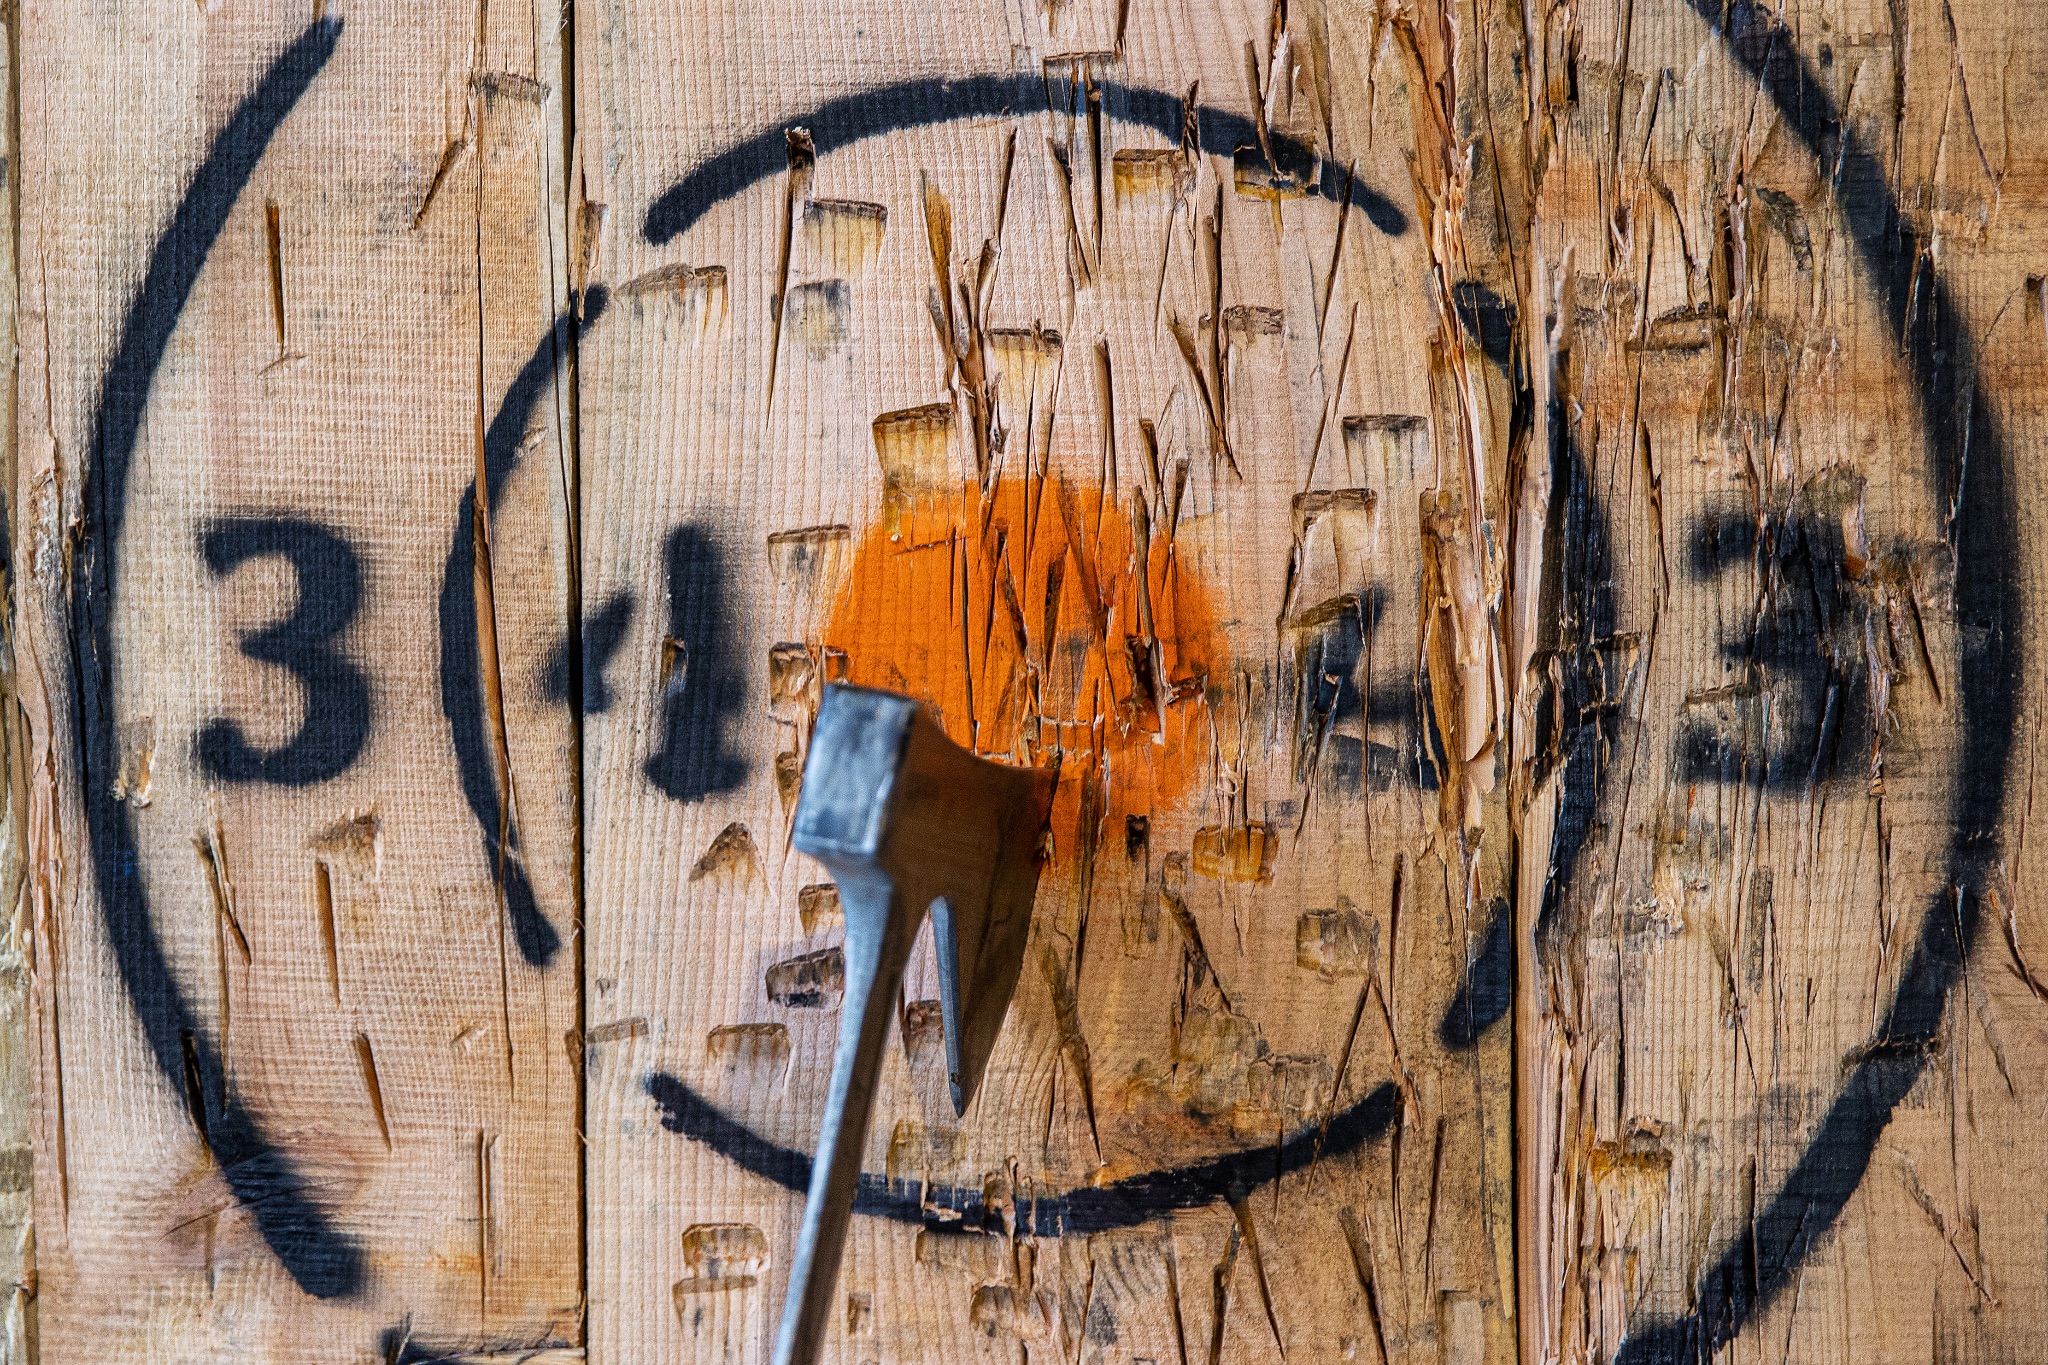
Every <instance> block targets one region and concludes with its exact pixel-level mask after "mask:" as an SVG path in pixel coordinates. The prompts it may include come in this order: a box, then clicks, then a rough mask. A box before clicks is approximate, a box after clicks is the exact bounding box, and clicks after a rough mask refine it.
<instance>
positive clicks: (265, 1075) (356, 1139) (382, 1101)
mask: <svg viewBox="0 0 2048 1365" xmlns="http://www.w3.org/2000/svg"><path fill="white" fill-rule="evenodd" d="M330 8H333V7H330ZM318 10H319V6H317V5H316V6H315V7H314V11H315V12H314V14H313V16H312V19H311V23H310V25H309V23H308V17H309V16H308V14H307V12H306V10H305V8H304V7H303V6H302V7H297V8H296V9H295V10H294V9H287V10H275V9H268V8H261V7H259V8H255V9H251V8H248V7H242V6H232V5H230V6H216V5H201V6H195V5H193V4H190V3H186V2H185V0H162V3H146V4H142V5H124V6H120V7H104V6H102V7H85V8H83V9H81V8H80V7H78V6H73V5H61V6H58V5H51V6H44V5H40V4H30V5H25V6H22V7H21V8H20V10H19V11H18V13H19V23H20V29H19V34H20V42H21V47H20V53H19V62H18V65H17V68H16V69H17V70H18V71H19V72H20V74H21V80H22V87H21V93H20V102H19V108H20V124H21V129H22V134H21V135H22V145H23V146H24V147H34V148H35V149H36V152H35V153H34V155H33V156H32V157H30V158H28V159H27V161H26V162H25V164H24V166H23V171H22V206H21V215H20V221H21V228H20V231H21V238H22V241H23V242H24V243H26V244H27V253H28V254H29V255H30V256H31V257H33V258H34V259H35V261H36V265H35V267H34V268H33V269H32V270H29V271H25V272H23V275H22V278H23V282H24V289H25V294H24V299H25V303H24V318H25V319H26V321H25V322H24V325H23V327H22V333H23V336H24V338H25V352H24V358H23V364H22V370H21V372H22V374H23V375H24V376H32V378H26V379H25V380H24V382H23V384H22V386H21V389H20V392H21V395H22V397H21V407H20V416H19V422H18V425H17V427H16V430H17V433H18V436H19V441H20V452H21V453H20V458H19V469H18V473H17V477H16V480H15V487H16V489H17V501H16V503H15V512H16V521H15V526H16V538H15V542H14V543H15V544H16V545H17V546H19V547H20V553H19V555H18V556H17V557H16V558H15V559H14V563H15V564H16V566H17V567H18V570H19V572H20V575H21V579H20V583H19V594H18V599H17V600H18V604H19V609H20V616H19V621H18V625H19V633H18V636H17V637H16V643H17V649H18V651H19V654H18V659H19V663H20V677H19V682H20V688H21V700H22V707H23V713H24V717H25V722H26V726H25V728H26V735H25V748H24V749H22V750H19V751H16V757H15V762H16V763H17V764H18V767H17V771H18V772H19V773H20V774H22V776H23V777H24V778H25V793H26V805H25V807H24V810H25V816H24V825H25V831H26V845H27V851H28V856H29V859H30V867H31V875H30V877H29V881H28V887H27V897H26V905H27V909H26V911H25V918H26V926H25V927H26V930H27V941H28V942H29V943H30V944H31V945H32V958H31V960H32V962H33V967H34V986H33V990H34V1001H35V1008H36V1034H35V1038H34V1049H35V1050H34V1056H35V1062H34V1067H35V1076H36V1091H37V1110H36V1125H35V1127H36V1132H35V1138H36V1151H37V1161H38V1167H37V1181H36V1195H37V1223H36V1226H37V1238H36V1251H37V1276H38V1282H39V1286H40V1294H39V1299H38V1304H39V1308H38V1314H39V1319H40V1327H41V1335H42V1358H43V1359H44V1360H88V1361H104V1360H123V1359H131V1360H139V1359H144V1358H149V1359H179V1360H184V1359H218V1358H226V1357H234V1358H238V1359H261V1360H279V1361H293V1360H306V1361H311V1360H332V1359H336V1358H348V1359H368V1358H376V1359H385V1360H396V1359H400V1358H404V1359H421V1358H426V1357H427V1356H429V1355H433V1356H438V1355H441V1354H443V1353H446V1352H449V1351H455V1350H461V1349H475V1348H480V1347H488V1348H490V1349H493V1350H496V1349H502V1348H505V1347H509V1346H515V1345H544V1344H549V1343H555V1344H575V1343H576V1342H578V1341H579V1340H580V1322H579V1315H578V1298H579V1292H580V1284H579V1280H580V1275H579V1265H578V1220H577V1199H578V1178H577V1161H576V1154H575V1145H574V1119H575V1112H576V1097H577V1085H578V1081H577V1068H576V1061H575V1057H574V1054H573V1049H565V1047H564V1039H565V1036H566V1035H570V1034H572V1033H573V1030H574V1028H575V1025H576V1011H577V1001H578V992H577V985H576V969H575V965H574V958H575V954H574V952H573V950H570V949H565V948H563V947H561V946H559V945H561V944H566V943H567V942H568V941H569V939H570V935H571V930H572V926H573V924H574V919H575V883H574V876H573V869H574V859H573V850H574V843H575V815H574V811H575V786H574V782H573V776H572V777H571V780H567V781H565V780H563V775H564V774H565V773H566V774H571V775H573V768H574V763H573V755H574V729H573V726H572V725H571V723H570V718H569V717H568V715H567V714H566V712H565V711H564V710H563V709H562V708H561V706H560V705H559V704H558V703H555V702H550V701H549V700H548V699H547V697H546V695H545V693H546V688H545V674H546V671H547V670H546V659H547V655H548V653H549V650H550V649H551V648H553V647H554V646H556V645H557V643H558V642H559V641H560V640H561V639H562V638H563V635H564V632H565V631H566V629H567V626H568V624H569V620H570V614H571V612H570V608H571V603H572V600H573V587H572V578H571V575H570V572H569V565H570V544H569V538H568V536H567V534H566V528H567V524H568V523H567V517H566V509H567V506H568V501H567V500H568V496H569V494H570V492H571V491H572V490H571V488H570V486H569V482H568V479H567V470H568V461H567V450H568V445H567V443H566V440H565V438H564V434H563V424H562V422H561V420H560V418H559V416H558V413H557V411H556V410H555V405H556V388H555V385H554V383H553V373H552V369H551V368H549V367H550V366H551V365H552V362H553V356H554V346H553V340H552V338H551V326H552V320H553V318H554V316H555V315H556V313H557V312H558V311H559V309H560V308H561V306H562V304H563V302H564V301H565V299H566V293H567V287H566V258H567V253H566V234H565V232H564V225H563V222H562V219H561V213H560V203H561V194H562V187H563V185H564V183H565V180H566V174H565V168H564V165H563V161H562V151H563V147H564V145H565V144H564V143H563V141H562V134H561V123H560V119H561V111H562V107H563V101H562V98H561V93H560V81H559V66H560V61H561V55H560V49H559V47H558V35H557V32H556V26H555V22H554V19H555V16H554V12H553V10H552V9H550V8H547V7H544V6H536V7H526V6H518V5H500V6H492V7H490V9H489V10H488V11H487V12H486V11H483V10H481V9H471V8H466V7H464V8H457V7H452V6H429V7H417V6H408V5H388V6H386V5H374V4H365V5H355V4H352V5H349V6H347V7H346V9H345V12H339V11H338V12H334V13H330V14H327V15H326V16H325V17H321V16H320V15H319V13H318ZM537 346H538V348H539V354H540V355H542V356H543V357H545V358H546V360H547V362H548V363H547V364H546V365H543V366H541V367H539V368H538V369H537V368H536V367H535V365H534V363H533V362H532V361H531V360H530V357H532V356H533V355H534V354H535V353H536V347H537ZM487 466H488V473H489V477H490V481H491V482H492V483H494V484H496V485H497V486H496V487H494V488H492V489H491V490H490V491H491V493H492V497H491V498H490V499H488V510H489V514H490V515H489V519H488V545H489V550H490V554H489V556H488V558H487V559H481V560H480V562H479V563H478V566H477V571H476V572H472V569H471V564H472V560H477V559H479V557H478V556H476V555H475V554H474V553H473V545H474V544H476V543H480V541H479V540H478V539H477V538H473V537H471V536H470V535H469V533H468V526H469V524H470V513H469V512H468V511H467V510H466V509H467V508H469V507H470V506H471V505H472V503H473V502H474V501H475V499H473V496H472V492H471V491H470V490H471V487H472V484H473V481H474V480H476V479H477V478H478V477H479V475H480V473H483V472H485V471H486V467H487ZM487 588H488V589H494V590H495V593H494V594H493V593H492V592H489V591H486V589H487ZM493 597H495V601H493ZM493 623H494V624H495V631H493V630H492V629H491V626H492V624H493ZM479 641H481V647H479ZM508 758H509V768H510V778H511V780H510V782H509V783H508V782H507V781H506V777H505V771H504V770H505V767H506V763H507V760H508ZM500 793H507V795H508V798H509V800H510V806H509V811H510V814H509V816H507V817H505V818H507V819H509V820H510V821H512V822H513V823H514V826H515V827H516V829H517V831H518V834H519V836H520V842H519V844H518V846H517V848H516V849H514V848H512V847H510V846H509V845H507V846H506V847H504V848H503V849H502V851H500V850H499V849H498V847H497V845H498V843H499V839H500V834H499V828H500V826H499V822H500V819H501V816H500V811H499V809H498V802H499V794H500ZM473 805H474V806H477V807H479V809H477V810H475V811H473V810H472V806H473ZM521 871H523V876H524V879H525V881H527V882H529V883H530V885H531V887H532V893H533V899H534V901H535V902H536V903H537V905H538V907H539V909H538V910H537V911H536V910H533V909H530V908H529V909H527V910H525V911H524V912H523V917H522V910H521V906H520V905H519V904H517V903H516V902H517V900H518V897H517V894H516V892H517V887H516V886H515V885H514V883H515V882H516V881H517V880H518V878H517V876H515V874H516V873H518V872H521ZM501 880H502V882H503V884H504V885H503V888H502V889H501V886H500V883H501ZM536 916H537V917H536ZM550 939H552V940H554V941H555V943H556V945H557V946H556V947H555V948H554V951H553V955H552V957H551V958H548V957H547V954H546V953H544V952H543V951H541V949H543V948H545V947H546V946H547V942H548V940H550ZM543 959H547V960H546V961H543Z"/></svg>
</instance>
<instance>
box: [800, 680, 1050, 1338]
mask: <svg viewBox="0 0 2048 1365" xmlns="http://www.w3.org/2000/svg"><path fill="white" fill-rule="evenodd" d="M1057 773H1058V770H1057V768H1011V767H1005V766H1003V765H1002V764H999V763H991V762H989V761H988V760H986V759H980V758H976V757H975V756H974V755H973V754H971V753H969V752H967V751H966V750H965V749H962V748H960V747H959V746H957V745H955V744H954V743H953V742H952V741H951V740H949V739H947V738H946V734H945V731H944V730H943V729H941V728H940V726H939V723H938V722H937V721H936V720H934V719H932V717H931V716H930V715H928V714H927V713H926V712H925V709H924V708H923V707H922V706H920V705H919V704H918V703H917V702H915V701H912V700H911V699H910V698H908V697H902V696H898V695H896V694H895V693H892V692H882V691H876V690H873V689H870V688H862V687H850V686H847V685H845V684H842V683H834V684H832V685H831V686H829V687H827V688H826V689H825V696H824V700H823V702H822V704H821V705H820V706H819V708H818V720H817V726H816V728H815V729H814V731H813V732H812V738H811V749H810V757H809V759H808V760H807V762H806V764H805V768H804V780H803V794H802V796H801V797H800V798H799V799H798V801H797V808H796V826H795V830H794V832H793V836H792V842H794V843H795V845H796V847H798V848H799V849H801V850H803V851H804V852H805V853H808V854H810V855H811V856H812V857H813V858H816V859H817V860H818V861H819V862H821V863H823V864H824V865H825V867H826V868H827V869H828V870H829V871H830V872H831V873H832V877H833V880H834V881H836V882H837V883H838V884H839V899H840V904H841V905H842V906H843V907H844V908H845V911H846V992H845V995H844V996H843V998H842V1003H841V1005H840V1018H839V1046H838V1049H837V1050H836V1051H835V1052H834V1054H833V1057H832V1088H831V1091H830V1092H829V1094H828V1095H827V1097H826V1100H825V1116H824V1119H823V1121H822V1122H821V1123H820V1124H819V1128H818V1147H817V1155H816V1157H814V1158H813V1160H812V1163H811V1188H810V1193H809V1195H808V1197H807V1198H806V1199H805V1202H804V1221H803V1231H802V1232H801V1233H800V1234H799V1236H798V1238H797V1246H796V1255H795V1257H794V1258H793V1259H792V1260H791V1262H790V1272H789V1293H788V1297H787V1298H786V1299H785V1300H784V1302H783V1309H782V1330H781V1333H780V1335H779V1336H778V1338H777V1341H776V1346H775V1361H776V1365H813V1362H815V1361H816V1360H817V1358H818V1349H819V1346H820V1344H821V1343H822V1341H823V1339H824V1334H825V1324H826V1322H827V1321H828V1317H829V1310H830V1305H831V1300H832V1292H833V1289H834V1288H835V1287H836V1285H837V1282H838V1279H839V1259H840V1253H841V1251H842V1250H843V1249H844V1247H845V1243H846V1227H847V1223H848V1222H849V1221H850V1219H851V1218H852V1214H853V1198H854V1194H855V1192H856V1190H857V1189H858V1188H859V1183H860V1169H861V1149H862V1148H863V1147H864V1146H865V1145H866V1142H867V1134H868V1120H869V1115H870V1111H871V1109H872V1108H873V1104H874V1098H875V1083H876V1081H877V1080H878V1079H879V1077H880V1074H881V1069H882V1049H883V1045H884V1044H885V1043H886V1041H887V1039H888V1035H889V1017H890V1015H891V1013H893V1011H894V1008H895V1003H896V995H897V991H898V989H899V987H900V986H901V984H902V981H903V969H904V967H905V966H906V965H907V964H908V962H909V960H910V950H911V947H912V946H913V945H914V944H915V943H916V941H917V931H918V927H919V925H920V924H921V923H922V922H923V919H924V914H925V910H926V908H927V907H929V908H930V910H931V913H932V928H933V939H934V940H935V943H936V946H937V949H938V959H939V997H940V1002H939V1003H940V1010H941V1013H942V1015H943V1018H944V1024H945V1031H946V1070H947V1073H948V1079H949V1080H950V1082H951V1085H952V1091H953V1109H954V1111H955V1112H956V1113H965V1112H966V1109H967V1102H968V1101H969V1100H971V1099H973V1098H974V1092H975V1088H976V1087H977V1086H978V1085H979V1084H980V1083H981V1077H982V1073H983V1071H984V1070H986V1068H987V1066H988V1059H989V1054H990V1053H991V1052H993V1051H994V1050H995V1042H996V1034H997V1032H998V1031H999V1030H1000V1029H1001V1028H1002V1023H1003V1016H1004V1014H1005V1013H1007V1012H1008V1010H1009V1007H1010V995H1011V993H1012V992H1013V991H1014V990H1015V989H1016V986H1017V976H1018V973H1019V972H1020V971H1021V970H1022V969H1023V965H1024V941H1025V938H1026V937H1027V935H1028V933H1029V931H1030V928H1031V902H1032V897H1033V895H1034V894H1035V893H1036V891H1037V888H1038V870H1039V865H1040V862H1041V858H1040V849H1041V845H1042V844H1043V841H1044V836H1045V828H1046V822H1047V820H1048V818H1049V816H1050V814H1051V810H1052V793H1053V785H1054V783H1055V781H1056V779H1057Z"/></svg>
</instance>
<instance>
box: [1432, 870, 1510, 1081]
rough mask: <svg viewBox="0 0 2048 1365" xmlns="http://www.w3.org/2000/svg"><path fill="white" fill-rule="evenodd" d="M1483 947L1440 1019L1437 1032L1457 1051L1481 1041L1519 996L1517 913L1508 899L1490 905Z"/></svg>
mask: <svg viewBox="0 0 2048 1365" xmlns="http://www.w3.org/2000/svg"><path fill="white" fill-rule="evenodd" d="M1485 913H1486V916H1487V921H1486V930H1485V932H1484V933H1482V934H1481V935H1480V936H1479V950H1478V951H1477V952H1475V953H1473V954H1472V956H1471V957H1470V958H1469V959H1468V960H1467V961H1466V963H1465V975H1464V977H1463V979H1462V980H1460V981H1459V983H1458V993H1457V994H1456V995H1455V996H1453V997H1452V998H1451V1003H1450V1005H1449V1007H1448V1008H1446V1009H1445V1010H1444V1016H1443V1018H1442V1019H1440V1020H1439V1021H1438V1022H1437V1026H1436V1036H1437V1037H1438V1038H1439V1039H1440V1040H1441V1041H1442V1042H1443V1045H1444V1046H1445V1047H1448V1048H1452V1049H1454V1050H1457V1051H1464V1050H1465V1049H1467V1048H1472V1047H1477V1046H1478V1045H1479V1038H1480V1035H1482V1034H1484V1033H1485V1032H1486V1030H1488V1029H1490V1028H1492V1027H1493V1026H1494V1025H1495V1024H1497V1023H1499V1022H1500V1021H1501V1020H1503V1019H1505V1018H1507V1014H1508V1009H1509V1008H1510V1007H1511V1006H1512V1005H1513V1004H1514V998H1515V915H1514V910H1513V908H1512V907H1511V906H1509V904H1508V903H1507V901H1506V900H1495V901H1494V902H1493V903H1492V904H1490V905H1489V906H1487V907H1486V912H1485Z"/></svg>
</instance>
